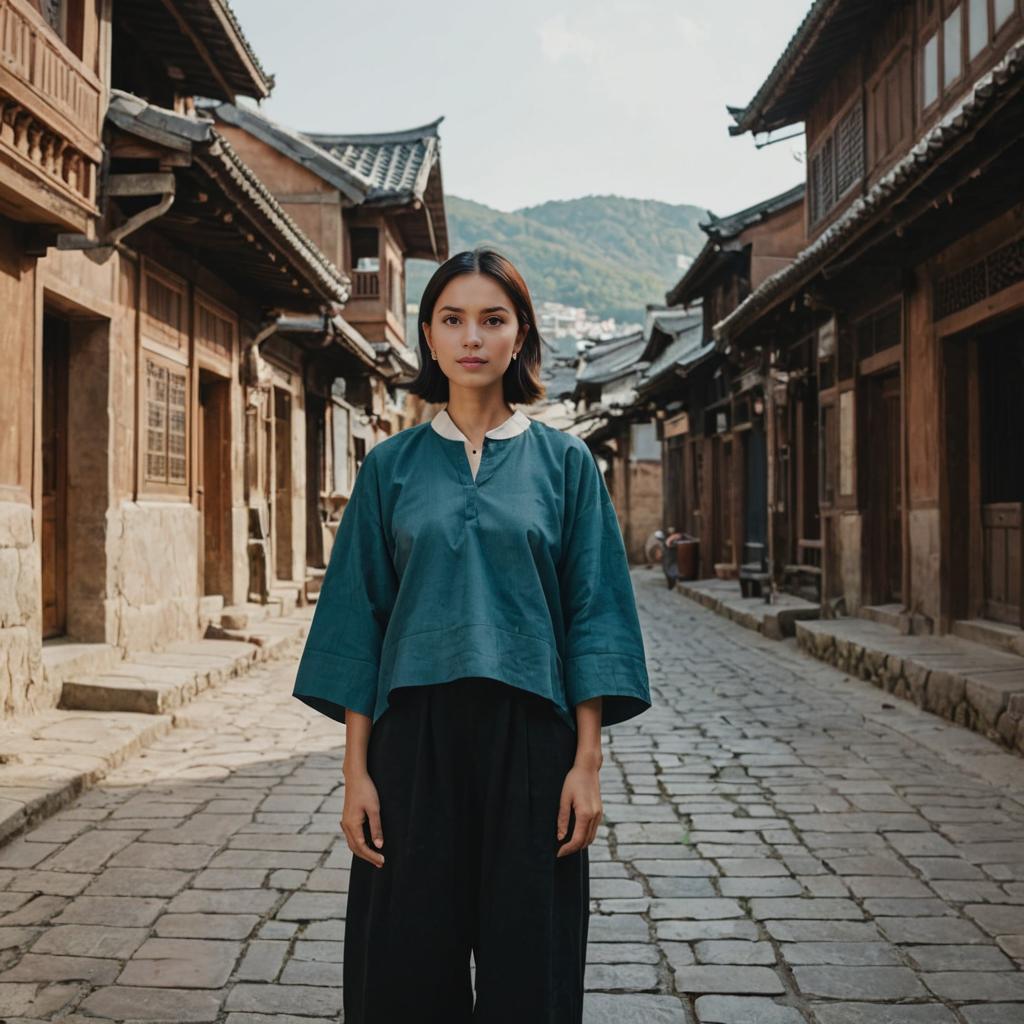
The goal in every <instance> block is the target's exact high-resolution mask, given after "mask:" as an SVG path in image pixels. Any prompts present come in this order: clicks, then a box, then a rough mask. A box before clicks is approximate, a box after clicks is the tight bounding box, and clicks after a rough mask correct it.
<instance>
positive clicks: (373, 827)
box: [369, 807, 384, 850]
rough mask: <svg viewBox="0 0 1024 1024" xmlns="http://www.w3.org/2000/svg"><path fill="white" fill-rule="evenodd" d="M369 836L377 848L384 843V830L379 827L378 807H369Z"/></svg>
mask: <svg viewBox="0 0 1024 1024" xmlns="http://www.w3.org/2000/svg"><path fill="white" fill-rule="evenodd" d="M369 818H370V837H371V838H372V839H373V845H374V846H376V847H377V849H378V850H379V849H380V848H381V847H382V846H383V845H384V830H383V829H382V828H381V827H380V808H379V807H371V808H370V813H369Z"/></svg>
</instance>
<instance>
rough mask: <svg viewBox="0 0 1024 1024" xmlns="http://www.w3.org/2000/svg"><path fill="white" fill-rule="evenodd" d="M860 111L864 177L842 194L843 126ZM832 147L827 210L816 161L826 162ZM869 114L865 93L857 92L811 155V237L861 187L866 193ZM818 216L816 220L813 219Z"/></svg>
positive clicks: (808, 217) (818, 141) (808, 159)
mask: <svg viewBox="0 0 1024 1024" xmlns="http://www.w3.org/2000/svg"><path fill="white" fill-rule="evenodd" d="M858 105H859V107H860V149H861V154H860V155H861V170H860V176H859V177H854V178H853V179H852V180H851V182H850V184H849V185H848V186H847V187H846V188H845V189H844V190H843V191H842V192H840V191H839V158H840V155H839V154H840V126H841V125H842V124H843V122H844V121H845V120H846V119H847V117H849V115H850V114H852V113H853V111H854V110H855V109H856V108H857V107H858ZM829 146H830V147H831V162H832V202H831V205H829V206H828V207H827V208H823V207H822V206H821V196H820V195H819V194H818V191H817V182H816V181H815V176H814V167H815V161H817V160H818V159H819V158H823V154H824V151H825V149H826V147H829ZM868 158H869V154H868V112H867V110H866V109H865V96H864V91H863V90H862V89H857V90H855V91H854V93H853V95H852V96H851V97H850V98H849V99H848V100H847V102H846V103H845V104H844V105H843V106H842V107H840V108H839V110H838V111H837V113H836V114H835V116H834V117H833V118H832V119H831V120H830V121H829V122H828V124H827V125H826V127H825V128H824V130H823V131H822V132H821V133H820V135H819V137H818V139H817V141H816V143H815V146H814V149H813V150H811V151H810V152H809V153H808V154H807V202H806V203H805V204H804V208H805V210H806V213H807V224H806V231H807V234H808V236H810V235H813V234H814V233H816V232H817V231H818V230H819V229H821V228H823V227H824V226H825V225H827V224H828V223H829V222H830V221H832V220H833V219H834V218H835V216H836V213H837V212H838V211H839V210H841V209H843V207H844V206H845V205H846V204H847V203H848V202H849V200H850V197H851V196H853V195H856V194H857V192H858V187H859V188H860V189H863V187H864V181H865V178H866V177H867V174H868ZM813 214H816V216H813Z"/></svg>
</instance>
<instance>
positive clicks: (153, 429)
mask: <svg viewBox="0 0 1024 1024" xmlns="http://www.w3.org/2000/svg"><path fill="white" fill-rule="evenodd" d="M187 383H188V376H187V373H186V371H185V369H184V367H182V368H180V369H179V368H177V367H173V366H170V365H167V364H164V363H161V362H158V361H157V360H155V359H153V358H152V357H150V356H147V357H146V419H145V422H146V432H145V444H146V447H145V457H144V471H143V475H144V477H145V480H146V482H147V483H152V484H164V485H170V486H172V487H182V486H184V485H185V484H186V483H187V481H188V435H187V424H188V387H187Z"/></svg>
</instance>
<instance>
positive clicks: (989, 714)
mask: <svg viewBox="0 0 1024 1024" xmlns="http://www.w3.org/2000/svg"><path fill="white" fill-rule="evenodd" d="M796 639H797V643H798V645H799V646H800V647H801V648H802V649H803V650H805V651H806V652H807V653H808V654H812V655H813V656H814V657H816V658H819V659H820V660H822V661H825V662H827V663H828V664H830V665H834V666H835V667H836V668H838V669H840V670H842V671H843V672H847V673H848V674H849V675H852V676H856V677H857V678H859V679H864V680H866V681H868V682H870V683H873V684H874V685H875V686H877V687H879V688H880V689H882V690H884V691H885V692H886V693H891V694H892V695H893V696H896V697H902V698H905V699H907V700H912V701H914V703H916V704H917V705H918V706H919V707H921V708H924V710H926V711H930V712H932V713H933V714H936V715H940V716H941V717H943V718H946V719H949V720H950V721H953V722H957V723H958V724H960V725H965V726H967V728H969V729H972V730H973V731H974V732H977V733H980V734H981V735H982V736H985V737H987V738H988V739H990V740H994V741H995V742H996V743H999V744H1001V745H1002V746H1004V747H1007V748H1008V749H1010V750H1016V751H1017V752H1018V753H1024V658H1021V657H1020V656H1018V655H1016V654H1011V653H1010V652H1008V651H1001V650H996V649H993V648H991V647H986V646H983V645H982V644H976V643H972V642H971V641H969V640H964V639H961V638H960V637H957V636H920V635H907V634H904V633H900V632H898V631H897V630H895V629H893V628H892V627H890V626H885V625H882V624H881V623H878V622H869V621H865V620H864V619H860V618H851V619H832V620H826V621H820V622H800V623H797V626H796Z"/></svg>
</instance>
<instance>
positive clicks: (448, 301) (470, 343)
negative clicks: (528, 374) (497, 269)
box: [423, 274, 528, 388]
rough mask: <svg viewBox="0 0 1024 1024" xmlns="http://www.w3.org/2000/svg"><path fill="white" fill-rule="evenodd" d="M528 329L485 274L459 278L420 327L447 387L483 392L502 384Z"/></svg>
mask: <svg viewBox="0 0 1024 1024" xmlns="http://www.w3.org/2000/svg"><path fill="white" fill-rule="evenodd" d="M527 331H528V328H527V327H525V326H523V327H520V325H519V322H518V320H517V319H516V314H515V307H514V306H513V305H512V301H511V300H510V299H509V297H508V295H506V294H505V290H504V289H503V288H502V287H501V285H500V284H498V282H497V281H495V280H494V278H493V277H490V276H488V275H487V274H460V275H459V276H458V277H455V278H452V280H451V281H449V282H448V284H447V285H445V287H444V290H443V291H442V292H441V294H440V295H439V296H438V297H437V303H436V305H435V306H434V315H433V320H432V321H431V323H429V324H424V325H423V333H424V335H425V336H426V339H427V344H428V345H429V346H430V348H431V349H432V350H433V351H434V352H435V353H436V354H437V362H438V365H439V366H440V367H441V371H442V372H443V373H444V375H445V376H446V377H447V378H448V382H449V384H457V385H460V386H462V387H470V388H482V387H488V386H491V385H494V384H495V383H496V382H498V383H500V381H501V378H502V377H503V376H504V373H505V371H506V370H507V369H508V367H509V364H510V363H511V362H512V353H513V352H518V351H519V349H520V348H521V347H522V343H523V341H524V340H525V338H526V334H527Z"/></svg>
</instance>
